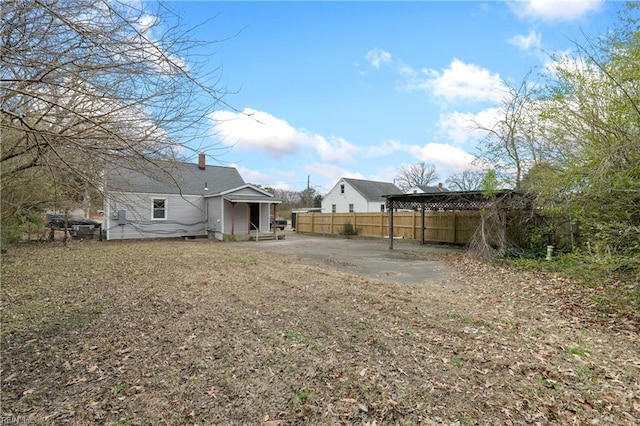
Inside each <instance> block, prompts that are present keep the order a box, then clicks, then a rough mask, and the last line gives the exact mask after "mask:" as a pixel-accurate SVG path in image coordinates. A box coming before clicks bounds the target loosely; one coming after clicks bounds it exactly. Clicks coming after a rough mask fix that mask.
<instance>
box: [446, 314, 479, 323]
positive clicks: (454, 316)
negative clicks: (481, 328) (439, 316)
mask: <svg viewBox="0 0 640 426" xmlns="http://www.w3.org/2000/svg"><path fill="white" fill-rule="evenodd" d="M447 319H449V320H455V321H459V322H461V323H463V324H471V323H472V322H473V319H472V318H471V317H468V316H465V315H458V314H448V315H447Z"/></svg>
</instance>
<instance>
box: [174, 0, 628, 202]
mask: <svg viewBox="0 0 640 426" xmlns="http://www.w3.org/2000/svg"><path fill="white" fill-rule="evenodd" d="M171 6H172V7H173V8H174V9H175V10H176V11H178V12H179V13H180V15H181V16H182V18H183V19H184V22H185V24H186V25H188V26H191V25H197V24H200V23H203V22H205V21H206V22H205V23H204V24H203V25H202V26H200V27H199V28H198V30H197V32H196V36H197V37H198V38H202V39H208V40H224V41H221V42H220V43H216V44H214V45H212V46H209V47H207V48H206V50H204V51H201V52H198V53H202V54H204V55H206V62H205V63H206V67H208V68H209V67H210V68H211V69H213V68H215V67H221V69H222V77H221V81H220V85H223V86H226V88H227V90H228V91H230V92H232V93H230V94H229V95H227V96H226V97H225V101H226V102H227V103H228V104H229V105H231V106H232V107H233V108H235V109H236V111H234V110H231V109H229V108H226V109H225V108H223V107H222V106H220V107H219V109H217V110H213V111H211V112H210V115H209V116H210V118H211V130H212V136H211V137H210V138H209V139H208V140H206V141H205V144H204V145H205V146H208V147H209V148H210V149H209V150H208V154H209V155H210V159H209V162H210V163H216V162H217V163H218V164H225V165H231V166H235V167H237V168H238V170H239V171H240V173H241V175H242V176H243V178H244V179H245V181H247V182H249V183H254V184H260V185H262V186H270V187H275V188H280V189H288V190H294V191H300V190H303V189H305V188H306V186H307V179H308V178H309V180H310V184H311V186H313V187H314V188H315V189H316V190H317V191H318V192H319V193H320V194H325V193H326V192H327V191H329V190H330V189H331V188H332V187H333V185H334V184H335V183H336V182H337V181H338V179H339V178H340V177H353V178H360V179H370V180H380V181H386V182H392V181H393V179H394V177H395V176H396V175H397V173H398V171H399V170H400V169H401V168H403V167H406V166H409V165H411V164H415V163H419V162H426V163H433V164H435V165H436V168H437V170H438V174H439V176H440V181H442V182H444V181H445V180H446V178H447V176H449V175H450V174H451V173H457V172H461V171H463V170H464V169H467V168H469V167H470V162H471V160H472V159H473V155H472V154H473V153H475V152H476V149H477V145H478V141H479V135H478V134H477V133H474V132H473V130H472V129H471V124H470V122H471V120H472V119H475V120H477V121H480V122H483V123H489V122H490V120H491V117H492V114H493V113H494V111H495V108H496V106H497V105H498V104H499V102H500V99H501V97H502V96H503V95H504V89H505V87H504V84H505V82H506V83H508V84H512V85H518V84H519V83H520V82H521V81H522V79H523V78H524V76H525V75H526V74H527V72H528V71H529V70H532V69H533V70H534V72H535V70H539V69H541V68H543V67H545V66H549V64H550V63H551V59H550V57H549V53H555V54H562V53H565V52H568V51H570V50H571V49H572V48H573V46H574V41H583V40H584V39H583V36H582V35H581V33H582V32H583V33H585V34H586V35H588V36H590V37H595V36H598V35H600V34H604V33H605V32H606V31H607V30H608V29H610V28H611V26H612V25H613V24H614V23H615V22H616V21H617V11H618V10H620V9H621V8H622V7H623V3H621V2H603V1H579V0H577V1H576V0H574V1H566V2H559V1H548V0H533V1H518V2H501V1H489V2H481V1H447V2H444V1H441V2H437V1H422V2H401V3H400V2H214V1H210V2H207V1H199V2H174V3H171ZM209 18H213V19H210V20H208V19H209ZM207 20H208V21H207ZM224 146H229V147H230V149H228V150H220V149H216V148H219V147H224Z"/></svg>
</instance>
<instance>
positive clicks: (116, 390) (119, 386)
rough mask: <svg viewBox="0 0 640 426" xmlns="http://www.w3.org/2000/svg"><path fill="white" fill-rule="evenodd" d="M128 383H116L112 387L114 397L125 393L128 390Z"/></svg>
mask: <svg viewBox="0 0 640 426" xmlns="http://www.w3.org/2000/svg"><path fill="white" fill-rule="evenodd" d="M129 386H130V385H129V383H118V384H117V385H115V386H114V387H113V392H112V393H113V394H114V395H119V394H121V393H122V392H124V391H126V390H127V389H129Z"/></svg>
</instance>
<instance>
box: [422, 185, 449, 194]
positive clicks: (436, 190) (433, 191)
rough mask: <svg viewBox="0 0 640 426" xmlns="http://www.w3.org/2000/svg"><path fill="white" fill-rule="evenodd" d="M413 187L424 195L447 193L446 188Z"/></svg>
mask: <svg viewBox="0 0 640 426" xmlns="http://www.w3.org/2000/svg"><path fill="white" fill-rule="evenodd" d="M415 187H416V188H420V190H421V191H422V192H423V193H425V194H437V193H439V192H449V190H448V189H447V188H441V187H439V186H428V185H416V186H415Z"/></svg>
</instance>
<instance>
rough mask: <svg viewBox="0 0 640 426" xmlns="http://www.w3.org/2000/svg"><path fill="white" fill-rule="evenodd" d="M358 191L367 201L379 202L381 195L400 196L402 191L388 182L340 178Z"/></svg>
mask: <svg viewBox="0 0 640 426" xmlns="http://www.w3.org/2000/svg"><path fill="white" fill-rule="evenodd" d="M341 180H343V181H344V182H346V183H348V184H349V185H351V186H352V187H353V189H355V190H356V191H358V193H359V194H360V195H362V197H364V199H365V200H367V201H379V200H380V198H381V197H382V196H383V195H389V194H402V190H401V189H400V188H398V187H397V186H395V185H394V184H392V183H389V182H377V181H374V180H363V179H352V178H342V179H341Z"/></svg>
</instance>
